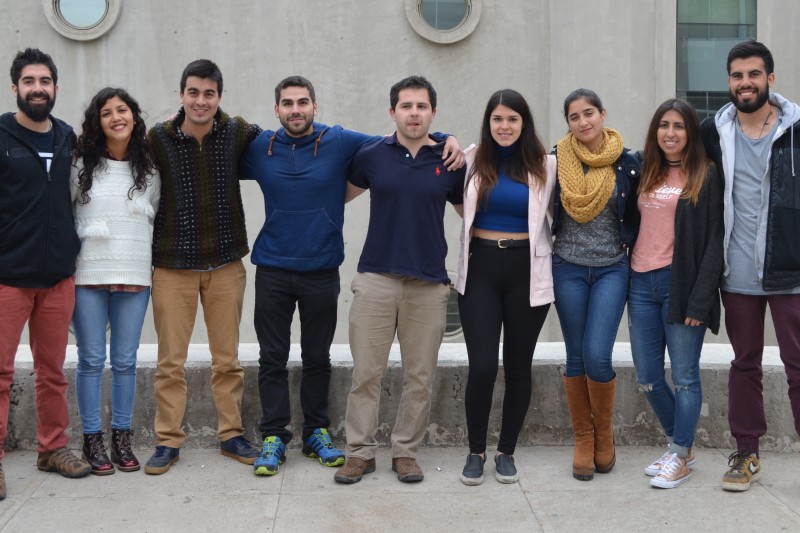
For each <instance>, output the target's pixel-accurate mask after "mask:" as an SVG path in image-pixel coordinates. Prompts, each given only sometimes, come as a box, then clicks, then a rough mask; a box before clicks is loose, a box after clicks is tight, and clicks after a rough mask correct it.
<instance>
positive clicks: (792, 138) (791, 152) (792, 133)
mask: <svg viewBox="0 0 800 533" xmlns="http://www.w3.org/2000/svg"><path fill="white" fill-rule="evenodd" d="M789 129H790V130H791V132H790V133H789V148H790V149H789V153H790V154H792V177H793V178H794V177H795V175H794V150H792V149H791V148H793V147H794V124H792V127H790V128H789Z"/></svg>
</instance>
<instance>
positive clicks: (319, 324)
mask: <svg viewBox="0 0 800 533" xmlns="http://www.w3.org/2000/svg"><path fill="white" fill-rule="evenodd" d="M338 299H339V270H338V269H333V270H322V271H317V272H295V271H291V270H280V269H276V268H269V267H261V266H260V267H258V269H257V270H256V305H255V317H254V326H255V330H256V335H257V337H258V344H259V348H260V349H259V358H258V365H259V368H258V393H259V397H260V399H261V413H262V416H261V421H260V422H259V424H258V429H259V430H260V431H261V436H262V438H265V437H268V436H272V435H275V436H278V437H280V438H281V440H282V441H283V442H284V443H288V442H289V441H291V440H292V432H291V430H289V429H288V428H287V426H289V425H290V424H291V421H292V413H291V406H290V400H289V379H288V377H289V371H288V369H287V368H286V364H287V362H288V360H289V346H290V343H291V326H292V317H293V316H294V310H295V305H297V306H298V307H299V311H300V348H301V358H302V363H303V372H302V376H301V381H300V406H301V408H302V409H303V417H304V421H303V441H305V439H307V438H308V436H309V435H311V433H313V432H314V429H316V428H327V427H328V426H330V423H331V421H330V418H329V417H328V389H329V387H330V381H331V355H330V349H331V343H332V342H333V334H334V332H335V331H336V309H337V303H338Z"/></svg>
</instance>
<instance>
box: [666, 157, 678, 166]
mask: <svg viewBox="0 0 800 533" xmlns="http://www.w3.org/2000/svg"><path fill="white" fill-rule="evenodd" d="M666 161H667V165H669V166H671V167H679V166H681V160H680V159H678V160H677V161H671V160H669V159H667V160H666Z"/></svg>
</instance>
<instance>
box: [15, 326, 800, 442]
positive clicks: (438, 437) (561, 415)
mask: <svg viewBox="0 0 800 533" xmlns="http://www.w3.org/2000/svg"><path fill="white" fill-rule="evenodd" d="M331 357H332V360H333V375H332V378H331V392H330V415H331V420H332V427H331V430H332V432H333V433H334V436H335V437H336V438H337V439H338V440H340V441H341V440H343V430H344V411H345V406H346V404H347V393H348V391H349V389H350V380H351V373H352V360H351V357H350V351H349V347H348V346H347V345H335V346H334V347H333V349H332V353H331ZM731 358H732V351H731V348H730V346H729V345H727V344H706V345H705V346H704V348H703V358H702V366H701V378H702V382H703V406H702V412H701V415H700V423H699V425H698V429H697V435H696V440H695V443H696V445H697V446H700V447H710V448H726V449H727V448H735V443H734V440H733V439H732V438H731V436H730V432H729V429H728V421H727V412H728V385H727V380H728V369H729V367H730V360H731ZM389 359H390V362H389V370H388V372H387V374H386V375H385V376H384V379H383V383H382V392H381V406H380V415H379V419H380V421H381V426H380V428H379V431H378V435H377V438H378V441H379V442H380V443H381V444H382V445H385V444H387V443H388V441H389V435H390V433H391V429H392V426H393V424H394V417H395V414H396V412H397V404H398V401H399V398H400V394H401V393H402V367H401V365H400V352H399V348H398V346H396V345H395V346H394V347H393V349H392V353H391V355H390V358H389ZM156 360H157V351H156V346H155V345H152V344H150V345H142V347H141V348H140V350H139V370H138V374H137V387H138V388H137V395H136V404H135V406H134V422H133V426H134V430H135V438H134V446H137V447H138V446H141V447H149V446H152V445H153V443H154V441H155V438H154V434H153V416H154V414H155V405H154V403H153V376H154V374H155V368H156ZM240 360H241V362H242V366H243V367H244V370H245V390H244V400H243V405H242V412H243V419H244V423H245V429H246V434H247V436H248V437H249V438H253V439H256V440H257V439H258V431H257V423H258V419H259V417H260V415H261V409H260V406H259V400H258V383H257V376H258V345H256V344H243V345H241V346H240ZM614 361H615V367H616V370H617V375H618V385H617V398H616V414H615V420H614V426H615V433H616V441H617V443H618V444H620V445H635V446H661V445H663V444H664V443H665V442H666V441H665V439H664V437H663V435H662V432H661V429H660V426H659V424H658V421H657V420H656V418H655V416H654V415H653V412H652V410H651V409H650V408H649V406H648V405H647V402H646V400H645V398H644V396H643V395H641V394H640V393H639V392H638V386H637V383H636V374H635V371H634V368H633V363H632V362H631V356H630V346H629V344H628V343H617V345H616V346H615V351H614ZM563 362H564V345H563V343H558V342H550V343H548V342H542V343H539V344H538V345H537V348H536V354H535V356H534V362H533V366H532V368H531V374H532V377H533V395H532V399H531V405H530V410H529V411H528V416H527V419H526V424H525V427H524V428H523V431H522V434H521V435H520V440H519V444H520V446H532V445H564V444H570V443H571V442H572V430H571V427H570V420H569V414H568V412H567V406H566V399H565V397H564V392H563V388H562V385H561V366H562V365H563ZM76 363H77V355H76V351H75V346H70V347H69V348H68V353H67V362H66V364H65V369H66V374H67V379H68V381H69V383H70V387H69V391H68V396H69V409H70V420H71V426H70V434H71V435H72V440H71V446H72V447H73V448H79V447H80V446H81V425H80V418H79V416H78V407H77V401H76V398H75V387H74V383H75V367H76ZM289 366H290V370H289V381H290V387H291V389H292V391H293V394H292V412H293V424H294V427H295V428H300V427H302V411H301V410H300V405H299V394H298V391H299V385H300V370H301V367H300V348H299V346H298V345H293V346H292V352H291V358H290V363H289ZM502 372H503V371H502V366H501V369H500V375H499V376H498V380H497V384H496V386H495V390H494V404H493V407H492V412H491V418H490V422H489V442H490V445H494V444H496V441H497V438H498V435H499V431H500V427H499V419H500V412H501V409H500V404H501V402H502V398H503V392H504V386H503V374H502ZM110 374H111V371H110V369H108V368H106V370H105V374H104V375H105V378H104V381H103V398H104V403H103V406H104V407H103V417H104V424H105V427H109V425H110V424H109V420H110V415H111V411H110V399H109V398H110V382H111V380H110ZM467 375H468V367H467V360H466V349H465V347H464V345H463V344H456V343H447V344H443V345H442V349H441V351H440V356H439V369H438V372H437V374H436V380H435V382H434V399H433V407H432V410H431V417H430V426H429V433H428V436H427V437H426V444H427V445H430V446H461V447H466V442H467V438H466V425H465V417H464V387H465V385H466V382H467ZM33 378H34V376H33V361H32V358H31V355H30V350H29V348H28V347H27V346H20V349H19V351H18V353H17V360H16V374H15V378H14V385H13V387H12V389H11V410H10V416H9V424H8V426H9V427H8V430H9V431H8V438H7V440H6V448H8V449H14V448H22V449H35V447H36V409H35V403H34V401H35V400H34V379H33ZM210 378H211V372H210V357H209V355H208V347H207V346H206V345H200V344H197V345H192V346H191V348H190V353H189V359H188V361H187V364H186V379H187V383H188V388H189V400H188V403H187V408H186V417H185V419H184V430H185V431H186V434H187V439H186V447H189V448H211V447H216V446H217V445H218V440H217V436H216V410H215V408H214V399H213V396H212V394H211V387H210ZM763 384H764V402H765V405H766V411H767V424H768V432H767V435H766V436H764V438H763V439H762V442H761V449H762V450H765V451H781V452H784V451H785V452H800V439H799V438H798V435H797V434H796V433H795V430H794V421H793V418H792V413H791V409H790V406H789V402H788V396H787V393H788V385H787V383H786V379H785V374H784V370H783V365H782V363H781V361H780V358H779V356H778V350H777V348H775V347H768V348H767V349H766V350H765V354H764V379H763ZM292 445H293V446H298V445H299V442H298V439H295V440H294V442H293V443H292Z"/></svg>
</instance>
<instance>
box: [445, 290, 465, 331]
mask: <svg viewBox="0 0 800 533" xmlns="http://www.w3.org/2000/svg"><path fill="white" fill-rule="evenodd" d="M460 333H461V316H460V315H459V314H458V292H456V290H455V289H454V288H453V287H452V286H450V298H449V299H448V300H447V322H446V325H445V330H444V335H445V337H455V336H456V335H459V334H460Z"/></svg>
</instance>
